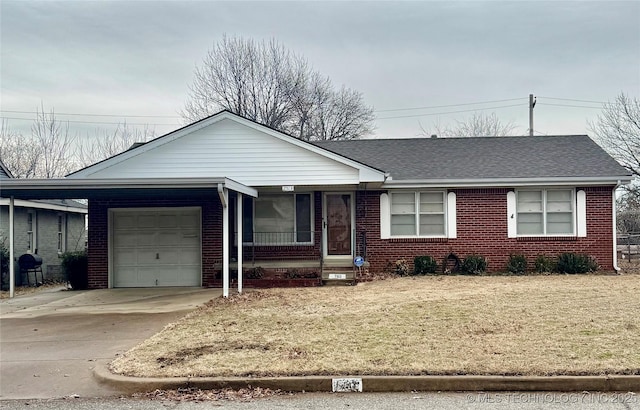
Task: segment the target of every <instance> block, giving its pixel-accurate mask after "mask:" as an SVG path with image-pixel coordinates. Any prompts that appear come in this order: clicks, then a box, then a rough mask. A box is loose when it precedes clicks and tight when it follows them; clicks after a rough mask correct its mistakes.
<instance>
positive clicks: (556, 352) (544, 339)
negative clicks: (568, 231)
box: [112, 275, 640, 376]
mask: <svg viewBox="0 0 640 410" xmlns="http://www.w3.org/2000/svg"><path fill="white" fill-rule="evenodd" d="M639 295H640V276H638V275H621V276H614V275H611V276H609V275H578V276H565V275H557V276H524V277H514V276H506V277H499V276H493V277H491V276H485V277H463V276H436V277H417V278H401V279H390V280H385V281H378V282H371V283H366V284H360V285H358V286H356V287H321V288H304V289H272V290H262V291H250V292H246V293H245V294H243V295H241V296H235V297H232V298H230V299H229V300H223V299H215V300H213V301H211V302H210V303H209V304H208V305H207V306H204V307H202V308H201V309H200V310H198V311H196V312H194V313H192V314H190V315H188V316H187V317H185V318H184V319H182V320H180V321H178V322H177V323H174V324H172V325H169V326H167V327H166V328H165V329H164V330H163V331H162V332H160V333H159V334H157V335H155V336H153V337H152V338H150V339H149V340H147V341H146V342H144V343H143V344H141V345H139V346H137V347H136V348H134V349H132V350H131V351H129V352H127V353H126V354H125V355H123V356H122V357H120V358H118V359H117V360H115V361H114V362H113V363H112V370H114V371H115V372H118V373H124V374H128V375H135V376H188V375H193V376H271V375H327V374H330V375H334V374H338V375H346V374H357V375H364V374H371V375H397V374H399V375H403V374H407V375H415V374H505V375H553V374H578V375H579V374H602V373H621V374H640V297H638V296H639Z"/></svg>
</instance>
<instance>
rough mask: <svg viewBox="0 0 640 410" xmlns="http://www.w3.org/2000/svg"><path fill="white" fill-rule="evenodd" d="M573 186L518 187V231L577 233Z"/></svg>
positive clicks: (519, 233)
mask: <svg viewBox="0 0 640 410" xmlns="http://www.w3.org/2000/svg"><path fill="white" fill-rule="evenodd" d="M574 203H575V200H574V192H573V190H572V189H548V190H547V189H542V190H522V191H517V200H516V209H517V229H518V235H525V236H526V235H573V234H574V231H575V229H574V220H575V217H574Z"/></svg>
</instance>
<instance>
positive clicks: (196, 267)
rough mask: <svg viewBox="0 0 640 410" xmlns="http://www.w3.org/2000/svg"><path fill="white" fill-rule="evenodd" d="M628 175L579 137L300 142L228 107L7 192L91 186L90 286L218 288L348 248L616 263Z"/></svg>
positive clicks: (379, 266)
mask: <svg viewBox="0 0 640 410" xmlns="http://www.w3.org/2000/svg"><path fill="white" fill-rule="evenodd" d="M630 179H631V176H630V174H629V172H628V171H627V170H625V169H624V168H623V167H621V166H620V165H619V164H618V163H617V162H616V161H614V160H613V159H612V158H611V157H610V156H609V155H608V154H607V153H606V152H605V151H603V150H602V149H601V148H600V147H599V146H598V145H597V144H595V143H594V142H593V141H592V140H591V139H589V137H587V136H542V137H483V138H441V139H439V138H418V139H395V140H357V141H336V142H318V143H308V142H304V141H300V140H298V139H295V138H293V137H291V136H288V135H285V134H282V133H280V132H278V131H275V130H273V129H270V128H268V127H265V126H262V125H260V124H257V123H255V122H252V121H249V120H247V119H244V118H242V117H239V116H237V115H234V114H232V113H230V112H226V111H223V112H221V113H218V114H216V115H213V116H211V117H208V118H205V119H203V120H201V121H198V122H196V123H193V124H190V125H188V126H186V127H183V128H181V129H179V130H176V131H174V132H172V133H169V134H166V135H164V136H162V137H159V138H157V139H155V140H152V141H150V142H147V143H146V144H143V145H140V146H137V147H135V148H132V149H130V150H128V151H126V152H124V153H122V154H119V155H116V156H114V157H111V158H109V159H107V160H104V161H102V162H99V163H97V164H94V165H92V166H90V167H87V168H84V169H82V170H80V171H78V172H75V173H73V174H71V175H69V176H68V177H67V178H65V179H62V180H52V181H43V182H41V183H36V182H30V181H27V180H22V181H21V182H19V183H18V182H16V183H15V184H13V185H11V186H10V187H9V188H10V189H8V188H7V187H5V194H3V195H10V196H15V197H16V198H19V197H28V196H33V195H36V196H40V197H42V196H45V197H53V195H64V196H65V197H72V195H79V194H80V193H83V194H84V195H83V197H86V198H88V199H89V239H88V252H89V286H90V287H91V288H107V287H153V286H205V287H207V286H219V285H220V283H221V282H220V280H222V283H223V284H224V287H225V292H227V291H228V283H229V280H230V279H233V277H231V278H230V275H229V272H230V271H233V269H234V268H236V267H237V265H239V264H241V265H242V269H243V270H244V272H245V273H244V275H242V276H240V277H239V279H242V278H244V279H245V280H246V279H247V278H250V277H256V275H257V274H258V273H259V274H262V273H264V272H267V273H269V272H270V271H271V272H275V273H276V274H277V275H279V276H280V277H285V276H288V277H295V276H312V273H313V272H318V273H320V272H322V275H323V276H324V278H325V279H328V278H329V275H331V272H345V271H349V272H350V271H351V269H352V266H353V260H354V257H356V256H362V257H363V258H364V259H365V260H366V262H367V265H365V266H368V269H369V271H370V272H376V271H381V270H384V269H385V268H386V267H387V266H389V265H390V264H394V263H395V261H396V260H398V259H406V260H408V261H409V262H410V263H412V262H413V258H414V257H415V256H418V255H431V256H434V257H436V258H437V259H438V260H439V261H441V262H442V261H446V260H447V257H448V256H450V255H451V254H454V255H456V256H458V257H460V258H464V257H465V256H467V255H470V254H473V253H475V254H479V255H484V256H485V257H487V258H488V260H489V269H490V270H491V271H503V270H505V269H506V263H507V260H508V257H509V255H510V254H515V253H522V254H525V255H526V256H527V258H529V260H530V261H531V263H532V262H533V259H535V257H536V256H537V255H540V254H544V255H547V256H551V257H553V256H556V255H558V254H559V253H561V252H580V253H587V254H589V255H591V256H593V257H594V258H596V260H597V262H598V263H599V264H600V265H601V266H602V268H603V269H605V270H614V269H615V267H616V266H615V265H616V261H615V230H614V226H615V196H614V195H615V194H614V192H615V188H616V187H617V185H619V184H624V183H629V182H630ZM58 197H59V196H58ZM75 197H77V196H75ZM238 232H240V233H241V234H238ZM238 243H242V245H243V246H238ZM263 271H264V272H263ZM267 276H268V275H267ZM334 277H340V276H334ZM273 283H274V284H277V283H280V282H277V281H276V280H275V279H274V282H273Z"/></svg>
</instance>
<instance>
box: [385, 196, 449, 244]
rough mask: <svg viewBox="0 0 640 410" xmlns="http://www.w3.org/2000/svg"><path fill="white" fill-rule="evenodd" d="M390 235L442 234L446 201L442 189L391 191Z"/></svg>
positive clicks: (423, 235)
mask: <svg viewBox="0 0 640 410" xmlns="http://www.w3.org/2000/svg"><path fill="white" fill-rule="evenodd" d="M390 195H391V207H390V208H391V236H420V237H425V236H427V237H428V236H444V235H445V234H446V202H445V193H444V192H442V191H420V192H393V193H391V194H390Z"/></svg>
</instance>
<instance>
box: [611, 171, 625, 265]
mask: <svg viewBox="0 0 640 410" xmlns="http://www.w3.org/2000/svg"><path fill="white" fill-rule="evenodd" d="M620 185H622V184H621V182H620V180H618V183H617V184H616V186H615V187H614V188H613V190H612V191H611V198H612V200H611V202H612V207H611V208H612V217H613V218H612V220H613V269H614V270H615V271H616V273H620V268H619V267H618V227H617V225H618V221H617V218H616V190H617V189H618V187H619V186H620Z"/></svg>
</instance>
